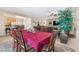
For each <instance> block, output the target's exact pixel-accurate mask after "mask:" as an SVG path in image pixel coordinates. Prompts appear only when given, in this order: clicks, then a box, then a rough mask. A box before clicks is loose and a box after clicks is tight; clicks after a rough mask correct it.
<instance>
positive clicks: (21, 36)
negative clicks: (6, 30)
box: [16, 29, 26, 51]
mask: <svg viewBox="0 0 79 59" xmlns="http://www.w3.org/2000/svg"><path fill="white" fill-rule="evenodd" d="M16 36H17V40H18V43H19V44H20V45H22V46H24V49H25V51H26V45H25V41H24V38H23V35H22V31H21V29H17V30H16Z"/></svg>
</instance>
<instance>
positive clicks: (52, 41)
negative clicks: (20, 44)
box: [48, 31, 56, 52]
mask: <svg viewBox="0 0 79 59" xmlns="http://www.w3.org/2000/svg"><path fill="white" fill-rule="evenodd" d="M54 35H55V34H54V32H53V31H52V34H51V38H50V42H49V44H48V51H49V52H50V51H51V50H53V51H54V48H55V41H56V37H55V36H54Z"/></svg>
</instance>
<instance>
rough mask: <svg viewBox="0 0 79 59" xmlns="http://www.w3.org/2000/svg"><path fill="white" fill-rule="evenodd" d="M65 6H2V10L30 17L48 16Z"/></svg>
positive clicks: (0, 8)
mask: <svg viewBox="0 0 79 59" xmlns="http://www.w3.org/2000/svg"><path fill="white" fill-rule="evenodd" d="M63 9H65V8H64V7H0V11H5V12H8V13H12V14H17V15H22V16H29V17H37V18H38V17H40V18H43V17H47V16H49V14H50V13H51V12H53V13H55V12H57V11H59V10H63Z"/></svg>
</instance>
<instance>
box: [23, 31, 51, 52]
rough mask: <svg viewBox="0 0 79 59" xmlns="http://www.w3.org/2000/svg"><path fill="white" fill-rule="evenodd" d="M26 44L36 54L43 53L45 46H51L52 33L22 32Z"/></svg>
mask: <svg viewBox="0 0 79 59" xmlns="http://www.w3.org/2000/svg"><path fill="white" fill-rule="evenodd" d="M22 34H23V38H24V41H25V43H27V44H28V45H29V46H31V47H32V48H33V49H34V50H35V51H36V52H41V51H42V48H43V46H44V45H46V44H49V42H50V38H51V35H52V33H49V32H40V31H39V32H34V33H32V32H28V31H27V30H22Z"/></svg>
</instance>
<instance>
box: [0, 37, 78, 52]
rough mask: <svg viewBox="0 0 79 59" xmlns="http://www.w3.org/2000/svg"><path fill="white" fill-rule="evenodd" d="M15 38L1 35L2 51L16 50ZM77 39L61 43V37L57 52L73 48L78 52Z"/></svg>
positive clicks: (0, 48)
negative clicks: (13, 47) (14, 45)
mask: <svg viewBox="0 0 79 59" xmlns="http://www.w3.org/2000/svg"><path fill="white" fill-rule="evenodd" d="M12 44H13V39H12V37H10V36H4V37H0V52H15V51H14V50H13V49H12ZM76 44H77V43H76V39H75V38H74V39H69V41H68V43H67V44H62V43H60V41H59V39H57V40H56V43H55V51H56V52H70V51H73V49H74V50H75V51H76V52H77V51H79V49H78V48H77V46H76Z"/></svg>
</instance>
